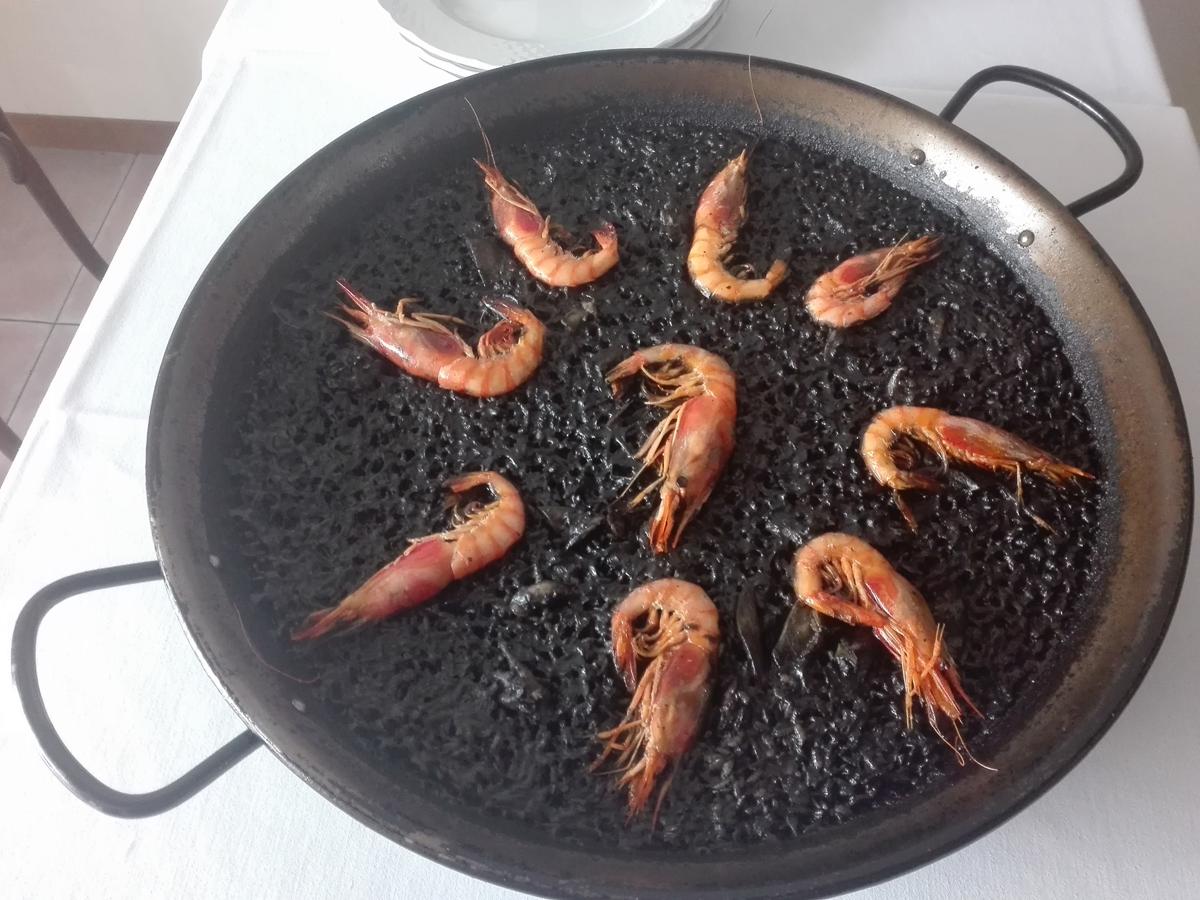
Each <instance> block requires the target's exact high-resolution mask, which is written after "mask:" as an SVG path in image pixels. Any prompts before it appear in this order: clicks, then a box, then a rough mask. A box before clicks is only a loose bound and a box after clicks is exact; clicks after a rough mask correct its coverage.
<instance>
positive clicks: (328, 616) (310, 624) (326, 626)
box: [292, 605, 357, 641]
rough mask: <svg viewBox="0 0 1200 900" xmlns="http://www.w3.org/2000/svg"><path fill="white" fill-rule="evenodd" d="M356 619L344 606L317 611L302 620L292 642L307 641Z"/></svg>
mask: <svg viewBox="0 0 1200 900" xmlns="http://www.w3.org/2000/svg"><path fill="white" fill-rule="evenodd" d="M356 618H357V616H356V613H355V611H354V610H353V609H351V608H349V607H346V606H342V605H339V606H329V607H326V608H325V609H318V610H317V611H316V612H315V613H313V614H312V615H310V616H309V617H308V618H306V619H305V620H304V622H303V623H302V624H301V626H300V627H299V628H298V629H297V630H296V631H295V632H293V633H292V640H293V641H308V640H312V639H313V638H319V637H321V636H322V635H326V634H328V633H329V632H331V631H333V630H334V629H335V628H337V627H338V626H340V625H343V624H349V623H351V622H353V621H355V619H356Z"/></svg>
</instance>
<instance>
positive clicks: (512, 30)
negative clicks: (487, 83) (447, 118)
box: [380, 0, 724, 72]
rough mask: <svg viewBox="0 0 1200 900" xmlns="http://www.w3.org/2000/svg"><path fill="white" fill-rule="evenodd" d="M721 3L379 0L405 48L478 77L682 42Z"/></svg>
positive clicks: (698, 0) (706, 0) (680, 0)
mask: <svg viewBox="0 0 1200 900" xmlns="http://www.w3.org/2000/svg"><path fill="white" fill-rule="evenodd" d="M723 2H724V0H602V2H600V3H587V4H578V5H577V4H568V3H563V2H562V0H380V5H381V6H383V8H384V9H385V10H387V12H388V13H389V14H390V15H391V16H392V18H393V19H395V20H396V24H397V25H398V26H399V27H400V31H401V33H402V34H403V35H404V37H405V38H406V39H407V40H408V41H409V42H410V43H412V44H415V45H416V46H417V47H418V48H419V49H421V50H422V51H424V54H427V55H428V56H430V57H433V58H434V59H437V60H439V61H440V62H441V65H440V66H439V67H441V68H446V64H450V65H451V66H453V67H454V68H455V69H461V70H465V71H471V72H480V71H484V70H486V69H492V68H495V67H497V66H503V65H508V64H509V63H514V62H521V61H523V60H527V59H537V58H538V57H542V56H553V55H555V54H559V53H573V52H577V51H582V50H606V49H613V48H617V47H661V46H675V45H678V44H679V43H680V42H683V41H688V40H690V39H691V38H692V37H693V36H694V33H695V32H696V30H697V29H698V28H700V27H701V26H703V25H704V24H705V23H706V22H707V21H708V20H709V19H710V18H711V17H712V16H713V14H714V13H715V12H716V11H717V9H718V8H719V7H721V6H722V5H723Z"/></svg>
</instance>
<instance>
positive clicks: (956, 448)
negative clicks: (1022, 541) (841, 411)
mask: <svg viewBox="0 0 1200 900" xmlns="http://www.w3.org/2000/svg"><path fill="white" fill-rule="evenodd" d="M901 437H909V438H913V439H915V440H917V441H920V442H921V443H923V444H926V445H927V446H928V447H929V448H930V449H932V450H933V451H934V452H935V453H937V455H938V456H939V457H940V458H941V460H942V463H943V464H946V463H947V462H949V460H952V459H953V460H956V461H958V462H964V463H970V464H971V465H974V466H979V467H980V468H984V469H991V470H992V471H993V472H1012V473H1013V474H1014V475H1015V476H1016V479H1017V502H1018V504H1019V503H1020V502H1021V499H1022V496H1023V488H1022V475H1023V473H1024V472H1025V471H1030V472H1034V473H1036V474H1038V475H1040V476H1041V477H1042V478H1045V479H1046V480H1047V481H1049V482H1050V483H1052V484H1056V485H1061V484H1064V483H1066V482H1067V481H1069V480H1071V479H1073V478H1093V477H1094V476H1093V475H1091V474H1089V473H1087V472H1085V471H1084V470H1083V469H1077V468H1076V467H1075V466H1071V465H1067V464H1066V463H1065V462H1063V461H1062V460H1060V459H1056V458H1055V457H1053V456H1051V455H1050V454H1049V453H1047V452H1046V451H1044V450H1039V449H1038V448H1037V447H1035V446H1033V445H1032V444H1028V443H1026V442H1025V441H1023V440H1021V439H1020V438H1019V437H1017V436H1016V435H1012V434H1009V433H1008V432H1007V431H1002V430H1001V429H999V428H996V427H995V426H993V425H988V424H987V423H986V422H980V421H979V420H978V419H968V418H966V417H964V416H952V415H950V414H949V413H946V412H942V411H941V410H940V409H933V408H931V407H927V406H893V407H890V408H889V409H885V410H884V411H883V412H881V413H879V414H877V415H876V416H875V418H873V419H872V420H871V423H870V424H869V425H868V426H867V430H866V431H865V432H863V437H862V457H863V461H864V462H865V463H866V464H867V469H868V470H869V471H870V473H871V475H872V476H873V477H874V478H875V480H876V481H878V482H879V483H880V484H881V485H883V486H884V487H889V488H891V489H892V490H893V491H894V492H895V496H896V505H897V506H898V507H900V512H901V514H903V516H904V520H905V521H906V522H908V524H909V527H910V528H912V529H913V530H914V531H915V530H916V527H917V526H916V520H915V519H913V515H912V512H911V511H910V510H909V508H908V506H907V504H905V503H904V501H903V500H902V499H901V498H900V491H905V490H921V491H936V490H937V489H938V483H937V482H936V481H935V480H934V479H932V478H929V477H926V476H924V475H921V474H919V473H917V472H912V471H909V470H907V469H905V468H901V467H900V465H899V463H898V461H897V456H898V455H900V454H898V452H897V451H896V449H895V448H894V446H893V445H894V444H895V443H896V441H897V440H898V439H899V438H901ZM1037 521H1038V524H1040V525H1042V526H1043V527H1045V528H1049V526H1048V525H1046V523H1045V522H1043V521H1042V520H1041V519H1038V520H1037Z"/></svg>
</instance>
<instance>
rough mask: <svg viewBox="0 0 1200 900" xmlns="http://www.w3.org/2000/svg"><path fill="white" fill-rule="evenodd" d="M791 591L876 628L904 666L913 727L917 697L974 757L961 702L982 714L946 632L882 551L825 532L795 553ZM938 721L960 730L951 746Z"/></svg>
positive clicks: (960, 752) (825, 610)
mask: <svg viewBox="0 0 1200 900" xmlns="http://www.w3.org/2000/svg"><path fill="white" fill-rule="evenodd" d="M792 586H793V587H794V588H795V591H796V599H797V600H798V601H799V602H801V603H804V604H805V605H807V606H809V607H810V608H812V609H814V610H816V611H817V612H819V613H822V614H824V615H826V616H831V617H832V618H835V619H840V620H841V621H843V622H847V623H849V624H850V625H861V626H865V627H867V628H871V629H873V630H874V632H875V636H876V637H877V638H879V640H880V641H881V642H882V643H883V645H884V646H885V647H886V648H887V649H888V652H889V653H891V654H892V656H894V657H895V658H896V661H897V662H898V663H900V672H901V675H902V676H903V678H904V718H905V722H906V724H907V725H908V727H909V728H911V727H912V718H913V715H912V712H913V700H914V698H915V699H917V700H920V701H921V705H922V706H924V707H925V715H926V717H927V718H928V719H929V724H930V726H931V727H932V728H933V730H934V732H935V733H936V734H937V736H938V737H939V738H941V739H942V740H943V741H944V742H945V743H946V745H947V746H948V747H950V749H952V750H953V751H954V752H955V755H956V756H958V761H959V763H962V762H963V757H964V755H965V756H967V757H970V758H971V759H972V760H974V757H972V756H971V753H970V751H969V750H968V749H967V746H966V744H965V743H964V742H963V739H962V735H961V734H960V732H959V723H960V722H961V721H962V719H963V708H962V706H960V705H959V702H960V701H961V702H962V704H964V705H965V706H966V707H967V709H969V710H970V711H971V712H973V713H975V715H982V714H981V713H980V712H979V710H978V709H976V708H975V704H973V703H972V702H971V699H970V698H969V697H968V696H967V694H966V691H964V690H963V686H962V681H961V680H960V679H959V676H958V669H957V668H956V667H955V665H954V660H953V659H951V657H950V652H949V651H948V650H947V649H946V646H945V641H944V628H943V627H942V626H941V625H938V624H937V623H936V622H934V620H933V615H932V614H931V613H930V612H929V607H928V606H927V605H926V604H925V600H924V598H923V597H922V596H921V594H920V593H919V592H918V591H917V589H916V588H915V587H913V586H912V585H911V584H910V583H909V582H908V580H907V579H905V578H904V577H903V576H902V575H901V574H900V573H899V572H897V571H896V570H895V569H893V568H892V567H891V565H890V564H889V563H888V561H887V560H886V559H884V557H883V554H881V553H880V552H879V551H878V550H876V549H875V548H874V547H872V546H871V545H870V544H868V543H867V542H866V541H863V540H860V539H859V538H856V537H852V536H851V535H848V534H836V533H830V534H823V535H821V536H820V537H817V538H813V540H811V541H809V542H808V543H807V544H805V545H804V546H803V547H801V548H800V550H798V551H797V553H796V559H795V563H794V569H793V581H792ZM939 716H942V717H944V718H945V719H946V721H948V722H949V723H950V727H951V728H952V729H953V730H954V740H953V741H950V740H948V739H947V738H946V736H945V734H943V733H942V728H941V725H940V723H939V719H938V717H939Z"/></svg>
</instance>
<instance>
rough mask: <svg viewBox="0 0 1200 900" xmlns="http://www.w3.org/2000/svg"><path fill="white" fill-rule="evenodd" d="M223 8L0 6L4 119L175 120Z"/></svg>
mask: <svg viewBox="0 0 1200 900" xmlns="http://www.w3.org/2000/svg"><path fill="white" fill-rule="evenodd" d="M224 5H225V0H0V107H3V108H4V110H5V111H6V112H15V113H43V114H47V115H60V116H100V117H104V118H113V119H152V120H161V121H172V122H175V121H178V120H179V118H180V116H182V115H183V111H184V109H185V108H186V107H187V104H188V100H189V99H190V98H191V96H192V92H193V91H194V90H195V89H196V85H197V84H198V83H199V81H200V53H201V51H202V50H203V49H204V44H205V42H206V41H207V40H208V35H209V33H210V32H211V31H212V27H213V24H214V23H215V22H216V21H217V16H218V15H219V14H220V12H221V9H222V7H223V6H224Z"/></svg>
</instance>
